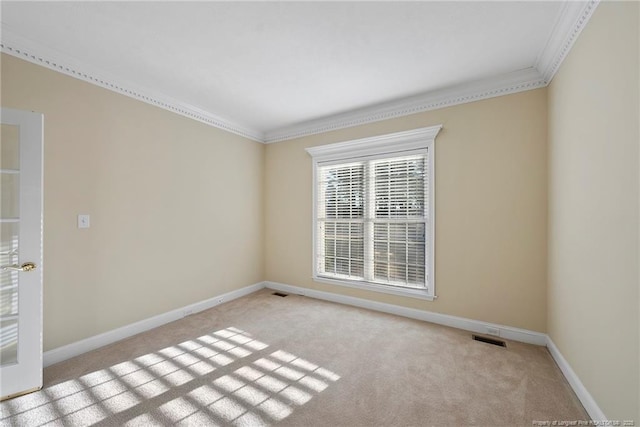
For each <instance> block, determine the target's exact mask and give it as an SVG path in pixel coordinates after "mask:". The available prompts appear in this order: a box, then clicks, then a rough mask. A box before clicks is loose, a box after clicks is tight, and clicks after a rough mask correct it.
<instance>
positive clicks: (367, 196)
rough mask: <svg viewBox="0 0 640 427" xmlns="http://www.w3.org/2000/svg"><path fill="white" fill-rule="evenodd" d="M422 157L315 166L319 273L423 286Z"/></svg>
mask: <svg viewBox="0 0 640 427" xmlns="http://www.w3.org/2000/svg"><path fill="white" fill-rule="evenodd" d="M426 156H427V154H419V155H411V156H403V157H393V158H389V159H386V158H385V159H378V160H368V161H361V162H356V163H353V162H351V163H345V164H337V165H328V166H319V167H318V172H317V173H318V179H317V183H318V189H317V193H316V194H318V195H319V198H318V201H317V203H316V207H317V212H316V215H317V227H318V229H317V236H319V238H318V239H317V242H316V243H317V245H318V247H317V248H316V255H317V260H316V262H317V269H318V273H319V274H320V275H323V276H325V277H335V278H344V279H354V280H367V281H370V282H374V283H381V284H387V285H395V286H406V287H412V288H424V287H425V286H426V282H425V276H426V272H425V221H426V206H427V205H428V203H427V197H428V194H427V190H426V188H427V186H426V178H425V175H426V174H425V172H426V169H425V168H426Z"/></svg>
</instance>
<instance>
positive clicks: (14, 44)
mask: <svg viewBox="0 0 640 427" xmlns="http://www.w3.org/2000/svg"><path fill="white" fill-rule="evenodd" d="M0 52H2V53H6V54H8V55H11V56H15V57H16V58H20V59H23V60H25V61H28V62H31V63H33V64H36V65H40V66H42V67H45V68H48V69H50V70H53V71H57V72H59V73H62V74H66V75H68V76H71V77H74V78H76V79H79V80H83V81H85V82H87V83H91V84H93V85H96V86H100V87H102V88H104V89H108V90H110V91H113V92H116V93H119V94H121V95H125V96H128V97H129V98H133V99H136V100H138V101H142V102H144V103H147V104H150V105H153V106H156V107H159V108H162V109H164V110H167V111H170V112H172V113H175V114H179V115H181V116H184V117H188V118H190V119H193V120H197V121H199V122H202V123H205V124H207V125H210V126H213V127H216V128H218V129H222V130H225V131H228V132H231V133H234V134H236V135H240V136H242V137H245V138H248V139H250V140H253V141H256V142H260V143H264V142H265V139H264V134H263V132H261V131H259V130H256V129H252V128H249V127H247V126H243V125H240V124H238V123H234V122H232V121H230V120H227V119H225V118H222V117H219V116H217V115H215V114H213V113H210V112H208V111H205V110H203V109H201V108H199V107H197V106H194V105H191V104H188V103H185V102H182V101H179V100H177V99H175V98H172V97H170V96H167V95H165V94H162V93H160V92H159V91H156V90H150V89H148V88H144V87H142V86H140V85H137V84H135V83H132V82H127V81H125V80H124V79H121V78H117V77H115V76H111V75H108V74H107V73H105V72H103V71H99V70H96V69H94V68H92V67H91V66H90V65H88V64H85V63H83V62H82V61H80V60H78V59H76V58H73V57H71V56H68V55H66V54H64V53H62V52H60V51H57V50H56V49H52V48H49V47H47V46H44V45H42V44H40V43H36V42H34V41H32V40H29V39H27V38H25V37H23V36H20V35H18V34H16V33H15V32H14V31H12V30H11V29H10V28H8V27H7V26H6V25H4V24H3V25H2V34H1V39H0Z"/></svg>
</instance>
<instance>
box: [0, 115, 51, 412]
mask: <svg viewBox="0 0 640 427" xmlns="http://www.w3.org/2000/svg"><path fill="white" fill-rule="evenodd" d="M0 121H1V122H2V123H3V124H8V125H15V126H19V129H20V192H19V194H20V196H19V197H20V212H19V215H20V217H19V218H20V229H19V241H18V253H19V260H18V263H19V265H21V264H22V263H25V262H34V263H35V264H36V266H37V268H36V269H35V270H34V271H30V272H21V273H19V274H20V281H19V285H18V286H19V294H18V362H17V363H16V364H14V365H8V366H4V367H2V368H0V369H2V377H3V378H2V383H1V384H0V399H1V400H4V399H7V398H10V397H15V396H17V395H21V394H25V393H28V392H31V391H35V390H39V389H40V388H42V330H43V314H42V313H43V310H42V308H43V295H42V293H43V282H42V279H43V246H42V243H43V241H42V240H43V239H42V236H43V194H44V189H43V184H44V182H43V176H44V161H43V160H44V159H43V157H44V156H43V154H44V153H43V149H44V116H43V115H42V114H40V113H35V112H29V111H21V110H14V109H9V108H2V111H1V115H0ZM23 280H24V282H23ZM25 318H28V321H25V320H24V319H25ZM23 337H24V338H26V339H22V338H23Z"/></svg>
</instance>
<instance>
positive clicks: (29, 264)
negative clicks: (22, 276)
mask: <svg viewBox="0 0 640 427" xmlns="http://www.w3.org/2000/svg"><path fill="white" fill-rule="evenodd" d="M37 267H38V266H37V265H35V264H34V263H32V262H25V263H24V264H22V265H20V266H18V265H17V264H13V265H2V266H0V270H2V271H31V270H35V269H36V268H37Z"/></svg>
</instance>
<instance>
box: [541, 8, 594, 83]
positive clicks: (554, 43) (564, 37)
mask: <svg viewBox="0 0 640 427" xmlns="http://www.w3.org/2000/svg"><path fill="white" fill-rule="evenodd" d="M599 3H600V0H589V1H566V2H564V4H563V6H562V9H561V10H560V14H559V15H558V19H557V21H556V24H555V26H554V28H553V31H552V32H551V35H550V36H549V40H548V41H547V44H546V46H545V47H544V49H543V50H542V52H540V55H538V59H537V60H536V64H535V68H536V69H537V70H539V71H540V74H541V75H542V77H543V78H544V81H545V84H549V83H551V80H552V79H553V76H555V74H556V73H557V72H558V70H559V69H560V65H561V64H562V61H564V59H565V58H566V57H567V55H568V54H569V51H570V50H571V48H572V47H573V44H574V43H575V41H576V39H577V38H578V36H579V35H580V33H581V32H582V29H583V28H584V27H585V26H586V25H587V22H589V19H591V16H592V15H593V12H594V11H595V10H596V7H598V4H599Z"/></svg>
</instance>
